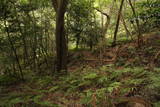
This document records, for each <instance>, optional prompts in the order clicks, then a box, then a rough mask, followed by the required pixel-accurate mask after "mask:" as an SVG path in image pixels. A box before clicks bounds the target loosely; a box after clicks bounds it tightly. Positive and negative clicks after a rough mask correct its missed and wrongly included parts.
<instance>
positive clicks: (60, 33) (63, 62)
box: [52, 0, 67, 72]
mask: <svg viewBox="0 0 160 107" xmlns="http://www.w3.org/2000/svg"><path fill="white" fill-rule="evenodd" d="M52 3H53V7H54V9H55V11H56V54H57V60H56V61H57V71H58V72H59V71H67V43H66V36H65V29H64V15H65V12H66V6H67V0H59V1H56V0H52Z"/></svg>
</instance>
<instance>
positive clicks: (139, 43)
mask: <svg viewBox="0 0 160 107" xmlns="http://www.w3.org/2000/svg"><path fill="white" fill-rule="evenodd" d="M128 1H129V5H130V6H131V9H132V12H133V15H134V16H135V17H136V24H137V31H138V47H140V46H141V42H143V41H141V40H142V34H141V31H140V26H139V20H138V19H137V15H136V11H135V9H134V7H133V4H132V2H131V0H128Z"/></svg>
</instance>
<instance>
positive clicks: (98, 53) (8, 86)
mask: <svg viewBox="0 0 160 107" xmlns="http://www.w3.org/2000/svg"><path fill="white" fill-rule="evenodd" d="M143 44H145V45H142V46H141V47H140V48H138V47H137V46H136V43H135V42H123V43H121V44H119V45H117V46H116V47H105V48H103V49H101V50H99V49H96V50H94V51H87V50H81V51H71V52H70V57H69V58H70V63H69V73H68V74H67V75H61V76H60V77H59V78H57V77H56V76H51V75H41V76H39V75H37V74H35V73H33V72H26V74H25V75H27V76H26V77H25V78H26V81H25V82H18V81H17V80H16V79H15V78H11V77H7V76H5V77H1V78H0V83H1V86H0V107H152V106H154V107H160V32H152V33H149V34H145V35H144V43H143ZM6 80H7V81H6Z"/></svg>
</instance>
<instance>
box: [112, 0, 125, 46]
mask: <svg viewBox="0 0 160 107" xmlns="http://www.w3.org/2000/svg"><path fill="white" fill-rule="evenodd" d="M123 3H124V0H122V1H121V5H120V9H119V11H118V18H117V23H116V28H115V32H114V38H113V43H112V46H115V45H116V39H117V33H118V28H119V22H120V18H121V11H122V8H123Z"/></svg>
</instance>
